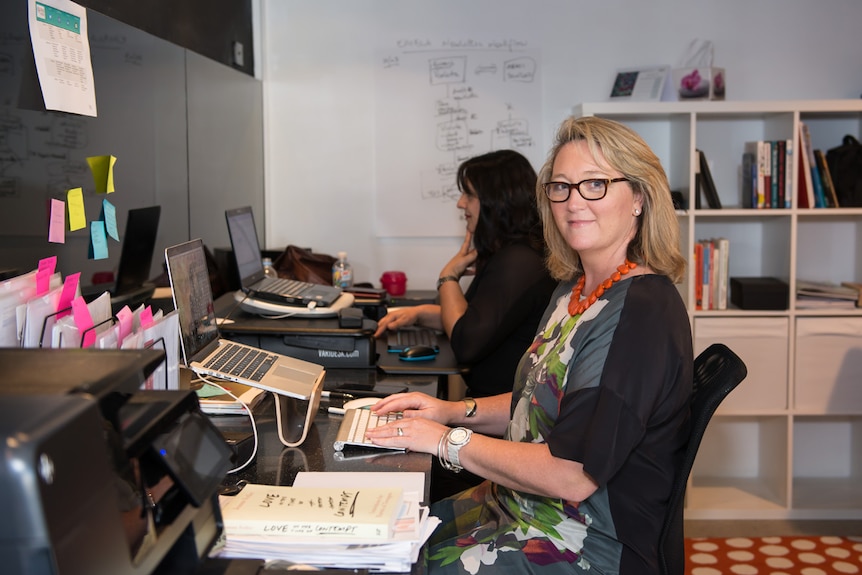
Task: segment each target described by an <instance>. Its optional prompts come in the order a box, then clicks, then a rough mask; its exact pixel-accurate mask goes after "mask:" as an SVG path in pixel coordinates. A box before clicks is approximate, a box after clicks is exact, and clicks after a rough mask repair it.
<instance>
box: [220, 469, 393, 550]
mask: <svg viewBox="0 0 862 575" xmlns="http://www.w3.org/2000/svg"><path fill="white" fill-rule="evenodd" d="M402 500H403V490H402V489H401V488H400V487H379V488H376V487H361V488H351V487H288V486H283V485H260V484H256V483H250V484H248V485H246V486H245V487H243V489H242V491H240V492H239V493H238V494H236V495H234V496H232V497H227V498H224V499H223V500H222V518H223V521H224V530H225V533H226V535H227V537H228V538H230V537H231V536H241V535H260V536H267V537H273V538H279V539H280V540H285V541H291V540H295V539H297V538H300V539H303V538H318V539H319V538H332V539H341V540H343V539H381V540H383V539H389V538H391V537H392V534H393V528H394V525H395V520H396V519H397V518H398V515H399V514H400V512H401V505H402Z"/></svg>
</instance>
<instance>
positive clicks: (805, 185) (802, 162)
mask: <svg viewBox="0 0 862 575" xmlns="http://www.w3.org/2000/svg"><path fill="white" fill-rule="evenodd" d="M798 141H799V146H798V147H799V166H798V168H799V169H798V171H797V181H796V185H797V186H798V192H799V194H798V199H797V202H798V203H797V207H800V208H814V207H816V205H817V204H816V202H815V199H814V184H813V182H812V181H811V163H810V162H809V161H808V154H807V153H806V152H805V146H804V140H803V136H802V125H801V123H800V126H799V140H798Z"/></svg>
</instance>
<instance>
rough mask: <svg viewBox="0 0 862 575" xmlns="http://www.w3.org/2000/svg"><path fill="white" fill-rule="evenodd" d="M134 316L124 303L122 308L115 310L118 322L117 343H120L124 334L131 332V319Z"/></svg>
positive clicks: (124, 337)
mask: <svg viewBox="0 0 862 575" xmlns="http://www.w3.org/2000/svg"><path fill="white" fill-rule="evenodd" d="M134 317H135V314H133V313H132V310H130V309H129V306H127V305H124V306H123V309H121V310H120V311H118V312H117V321H118V322H119V324H120V333H119V342H118V343H119V345H122V344H123V340H124V339H126V336H128V335H129V334H130V333H132V320H133V319H134Z"/></svg>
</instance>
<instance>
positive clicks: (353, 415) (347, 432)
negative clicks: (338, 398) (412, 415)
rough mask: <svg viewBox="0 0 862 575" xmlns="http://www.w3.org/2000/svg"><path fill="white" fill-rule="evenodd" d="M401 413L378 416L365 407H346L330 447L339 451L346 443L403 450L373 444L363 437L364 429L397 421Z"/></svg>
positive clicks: (397, 449) (396, 448)
mask: <svg viewBox="0 0 862 575" xmlns="http://www.w3.org/2000/svg"><path fill="white" fill-rule="evenodd" d="M402 415H403V414H402V413H400V412H395V413H387V414H385V415H380V416H378V415H375V414H374V413H373V412H372V411H371V410H370V409H367V408H362V409H348V410H346V411H345V412H344V419H342V420H341V425H339V427H338V435H336V436H335V442H334V443H333V444H332V447H333V449H335V451H341V450H342V449H344V447H345V446H347V445H354V446H358V447H376V448H378V449H394V450H396V451H404V448H402V447H387V446H383V445H375V444H373V443H371V442H370V441H369V440H368V439H366V437H365V430H366V429H370V428H374V427H378V426H380V425H385V424H387V423H389V422H392V421H398V420H399V419H401V418H402Z"/></svg>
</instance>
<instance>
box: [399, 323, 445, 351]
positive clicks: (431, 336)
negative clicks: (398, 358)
mask: <svg viewBox="0 0 862 575" xmlns="http://www.w3.org/2000/svg"><path fill="white" fill-rule="evenodd" d="M386 338H387V340H386V347H387V350H388V351H390V352H391V353H398V352H401V351H403V350H404V348H405V347H410V346H413V345H426V346H428V347H431V348H433V349H434V351H435V352H439V351H440V347H439V346H438V345H437V334H436V333H434V330H433V329H431V328H427V327H403V328H401V329H399V330H396V331H390V332H387V334H386Z"/></svg>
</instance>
